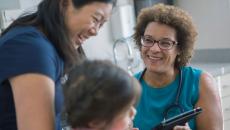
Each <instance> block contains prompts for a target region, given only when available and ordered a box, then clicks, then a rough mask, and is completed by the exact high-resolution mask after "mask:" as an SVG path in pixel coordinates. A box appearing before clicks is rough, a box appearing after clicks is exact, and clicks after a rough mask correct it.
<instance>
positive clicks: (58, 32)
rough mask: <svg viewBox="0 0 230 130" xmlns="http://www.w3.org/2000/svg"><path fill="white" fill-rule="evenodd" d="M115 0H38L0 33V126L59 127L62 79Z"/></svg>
mask: <svg viewBox="0 0 230 130" xmlns="http://www.w3.org/2000/svg"><path fill="white" fill-rule="evenodd" d="M115 1H116V0H43V1H41V3H40V4H39V5H38V10H37V11H36V12H34V13H31V14H27V15H24V16H21V17H19V18H18V19H16V20H15V21H14V22H13V23H12V24H11V25H10V26H9V27H8V28H6V30H4V31H3V32H2V36H1V37H0V106H1V107H0V130H17V129H18V130H54V129H56V130H60V129H61V126H60V124H61V123H60V122H61V121H60V115H61V114H60V113H61V108H62V103H63V95H62V89H61V80H62V79H64V78H62V77H63V75H64V74H65V73H68V71H69V70H70V69H71V68H72V67H73V66H74V65H75V64H76V63H77V62H79V61H81V60H82V59H84V57H85V55H84V51H83V49H82V47H81V44H82V43H83V42H84V41H85V40H86V39H88V38H89V37H91V36H95V35H97V32H98V30H99V29H100V28H101V26H102V25H103V24H104V23H105V22H106V21H107V20H108V18H109V16H110V14H111V11H112V7H113V5H114V4H115Z"/></svg>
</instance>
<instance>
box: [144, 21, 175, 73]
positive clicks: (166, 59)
mask: <svg viewBox="0 0 230 130" xmlns="http://www.w3.org/2000/svg"><path fill="white" fill-rule="evenodd" d="M144 36H147V37H151V38H152V39H154V40H162V39H168V40H171V41H177V39H176V30H175V29H174V28H172V27H170V26H168V25H165V24H160V23H157V22H151V23H149V24H148V25H147V27H146V29H145V32H144ZM178 54H179V51H178V49H177V47H176V45H174V46H173V47H172V48H171V49H169V50H163V49H161V48H159V46H158V44H157V43H156V42H155V44H154V45H153V46H151V47H144V46H142V47H141V56H142V59H143V61H144V63H145V66H146V68H147V69H148V70H149V71H152V72H158V73H162V72H168V70H171V69H174V63H175V59H176V56H177V55H178Z"/></svg>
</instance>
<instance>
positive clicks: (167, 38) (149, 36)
mask: <svg viewBox="0 0 230 130" xmlns="http://www.w3.org/2000/svg"><path fill="white" fill-rule="evenodd" d="M144 36H145V37H148V38H151V39H155V38H154V37H153V36H151V35H148V34H147V35H144ZM162 39H166V40H172V39H171V38H169V37H162V38H161V40H162Z"/></svg>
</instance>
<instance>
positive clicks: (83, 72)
mask: <svg viewBox="0 0 230 130" xmlns="http://www.w3.org/2000/svg"><path fill="white" fill-rule="evenodd" d="M63 89H64V96H65V105H64V106H65V114H66V115H65V116H66V119H67V122H68V124H69V125H70V126H71V127H73V128H76V127H80V128H82V127H83V128H86V127H90V126H88V125H89V123H90V122H94V121H96V122H98V123H102V122H106V124H107V125H108V124H110V123H111V122H112V121H113V119H114V118H115V117H117V115H119V114H120V113H121V112H124V111H125V110H127V109H128V108H129V107H130V106H131V105H133V103H135V102H136V101H138V98H139V97H140V93H141V91H140V89H141V88H140V85H139V83H138V81H137V80H136V79H135V78H134V77H132V76H130V75H129V74H128V73H127V72H125V71H124V70H122V69H121V68H119V67H117V66H115V65H113V64H112V63H111V62H109V61H100V60H95V61H84V62H83V63H82V64H80V65H77V66H76V68H75V69H74V70H73V71H71V73H70V74H69V79H68V81H67V83H66V84H65V86H64V87H63ZM105 127H106V126H105Z"/></svg>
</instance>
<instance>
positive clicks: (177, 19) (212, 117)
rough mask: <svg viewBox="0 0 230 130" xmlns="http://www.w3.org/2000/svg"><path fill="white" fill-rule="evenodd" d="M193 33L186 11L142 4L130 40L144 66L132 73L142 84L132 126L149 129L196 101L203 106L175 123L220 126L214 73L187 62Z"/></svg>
mask: <svg viewBox="0 0 230 130" xmlns="http://www.w3.org/2000/svg"><path fill="white" fill-rule="evenodd" d="M196 36H197V31H196V28H195V26H194V24H193V22H192V18H191V16H190V15H189V14H188V13H187V12H186V11H184V10H182V9H180V8H178V7H175V6H170V5H164V4H157V5H154V6H152V7H148V8H145V9H143V10H141V12H140V14H139V16H138V18H137V25H136V27H135V34H134V40H135V43H136V45H137V47H138V48H139V50H140V52H141V57H142V59H143V61H144V64H145V69H144V70H143V71H141V72H139V73H137V74H136V75H135V77H136V78H137V79H138V80H139V81H140V83H141V85H142V90H143V92H142V96H141V99H140V102H139V105H138V106H137V115H136V118H135V120H134V126H135V127H138V128H139V129H140V130H150V129H151V128H153V127H154V126H156V125H157V124H158V123H160V122H161V121H162V120H164V119H166V118H169V117H172V116H174V115H177V114H179V113H181V112H183V111H188V110H191V109H193V108H195V107H198V106H199V107H201V108H203V112H202V113H201V114H200V115H198V116H197V117H196V118H195V119H192V120H190V121H189V122H188V125H187V126H176V127H174V129H193V130H222V129H223V127H222V126H223V125H222V124H223V119H222V110H221V102H220V96H219V94H218V90H217V86H216V84H215V82H214V79H213V77H212V76H211V75H210V74H208V73H207V72H204V71H202V70H199V69H196V68H193V67H191V66H187V64H188V62H189V61H190V59H191V57H192V54H193V51H194V44H195V40H196Z"/></svg>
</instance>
